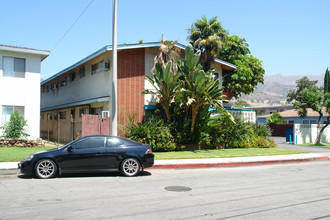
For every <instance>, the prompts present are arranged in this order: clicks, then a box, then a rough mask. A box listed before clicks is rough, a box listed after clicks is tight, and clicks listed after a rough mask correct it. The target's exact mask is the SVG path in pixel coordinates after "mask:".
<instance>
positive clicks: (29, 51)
mask: <svg viewBox="0 0 330 220" xmlns="http://www.w3.org/2000/svg"><path fill="white" fill-rule="evenodd" d="M0 50H2V51H9V52H16V53H26V54H35V55H39V56H40V57H41V61H43V60H44V59H46V57H48V56H49V54H50V52H49V51H48V50H37V49H32V48H25V47H16V46H10V45H1V44H0Z"/></svg>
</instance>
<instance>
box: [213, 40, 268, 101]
mask: <svg viewBox="0 0 330 220" xmlns="http://www.w3.org/2000/svg"><path fill="white" fill-rule="evenodd" d="M248 47H249V45H248V43H246V41H245V39H244V38H239V37H238V36H235V35H233V36H228V37H227V38H225V41H224V44H223V47H222V48H221V50H220V51H219V58H220V59H222V60H224V61H227V62H229V63H233V64H235V65H236V66H237V69H236V71H235V72H234V73H232V72H228V71H224V72H223V86H224V89H225V91H227V92H228V93H229V98H232V97H235V98H238V97H239V96H240V95H241V94H242V93H243V94H247V95H248V94H251V93H253V91H254V89H255V88H256V87H257V85H258V83H261V84H263V82H264V74H265V70H264V68H263V67H262V61H261V60H259V59H257V58H255V57H254V56H252V55H251V53H250V50H249V48H248Z"/></svg>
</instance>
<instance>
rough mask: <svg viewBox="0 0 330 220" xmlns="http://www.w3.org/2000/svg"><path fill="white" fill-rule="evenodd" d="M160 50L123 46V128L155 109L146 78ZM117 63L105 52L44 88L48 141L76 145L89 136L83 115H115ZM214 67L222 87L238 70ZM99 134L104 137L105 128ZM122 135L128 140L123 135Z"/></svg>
mask: <svg viewBox="0 0 330 220" xmlns="http://www.w3.org/2000/svg"><path fill="white" fill-rule="evenodd" d="M160 45H161V43H160V42H155V43H142V44H123V45H118V46H117V49H118V67H117V69H118V71H117V74H118V76H117V78H118V81H117V94H118V95H117V96H118V97H117V99H118V101H117V111H118V118H117V120H118V124H124V123H125V119H124V117H123V115H124V114H123V113H125V114H126V115H130V114H133V113H136V121H137V122H142V120H143V117H144V113H145V110H148V109H154V108H155V107H154V105H155V103H156V99H155V97H153V96H152V95H141V93H142V92H143V91H144V90H145V89H150V90H152V89H153V87H152V86H151V84H150V83H149V82H148V81H147V80H146V79H145V76H146V75H147V76H150V77H151V76H152V74H151V69H152V68H153V65H154V57H155V56H156V55H157V54H158V53H159V47H160ZM175 47H176V48H178V50H180V53H181V56H184V49H185V46H184V45H181V44H176V45H175ZM111 60H112V46H105V47H103V48H101V49H100V50H98V51H96V52H95V53H93V54H90V55H89V56H87V57H86V58H84V59H82V60H80V61H78V62H77V63H75V64H73V65H72V66H70V67H68V68H66V69H64V70H63V71H61V72H59V73H57V74H55V75H54V76H52V77H50V78H48V79H46V80H45V81H43V82H42V83H41V122H40V126H41V137H42V138H45V139H48V138H49V139H51V140H58V141H59V142H63V143H66V142H70V141H72V140H73V139H74V138H75V137H76V136H77V135H78V133H82V134H84V129H85V128H83V127H82V125H84V123H83V122H82V115H83V114H92V115H109V113H110V112H111V107H112V106H111V100H112V98H113V94H112V91H111V87H112V86H111V85H112V83H113V82H112V77H110V76H111V75H112V66H111ZM211 67H212V68H214V69H215V72H216V73H215V75H216V77H218V79H219V80H220V82H222V73H223V71H234V70H235V69H236V66H235V65H233V64H230V63H227V62H225V61H222V60H219V59H215V62H214V63H213V64H212V66H211ZM102 120H103V119H102ZM100 123H101V122H100ZM110 123H111V122H110ZM96 129H97V130H98V131H100V130H101V127H100V126H98V127H97V128H96ZM118 134H119V135H121V136H122V135H123V133H121V132H120V130H119V131H118Z"/></svg>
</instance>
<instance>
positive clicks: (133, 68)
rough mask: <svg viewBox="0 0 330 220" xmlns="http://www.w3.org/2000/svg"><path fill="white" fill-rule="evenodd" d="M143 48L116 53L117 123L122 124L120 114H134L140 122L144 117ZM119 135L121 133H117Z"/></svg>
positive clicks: (122, 119) (121, 134)
mask: <svg viewBox="0 0 330 220" xmlns="http://www.w3.org/2000/svg"><path fill="white" fill-rule="evenodd" d="M144 62H145V50H144V48H140V49H132V50H123V51H120V52H119V53H118V64H119V65H118V123H120V124H124V123H125V121H124V118H123V116H122V112H123V111H124V112H125V113H126V114H127V115H130V114H133V113H134V112H136V114H137V115H136V120H137V121H138V122H142V120H143V115H144V96H142V95H141V93H142V92H143V91H144V79H145V76H144V73H145V64H144ZM119 135H120V136H123V133H122V132H120V131H119Z"/></svg>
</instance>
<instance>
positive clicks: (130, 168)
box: [121, 158, 140, 176]
mask: <svg viewBox="0 0 330 220" xmlns="http://www.w3.org/2000/svg"><path fill="white" fill-rule="evenodd" d="M121 172H122V173H123V174H124V175H125V176H136V175H138V174H139V172H140V163H139V161H138V160H137V159H135V158H127V159H125V160H124V161H123V162H122V164H121Z"/></svg>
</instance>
